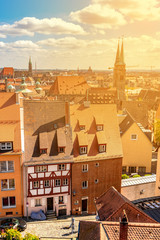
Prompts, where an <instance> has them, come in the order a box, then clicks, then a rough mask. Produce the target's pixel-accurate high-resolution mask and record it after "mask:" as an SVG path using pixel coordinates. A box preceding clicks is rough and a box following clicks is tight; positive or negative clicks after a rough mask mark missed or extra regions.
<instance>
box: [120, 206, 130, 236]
mask: <svg viewBox="0 0 160 240" xmlns="http://www.w3.org/2000/svg"><path fill="white" fill-rule="evenodd" d="M127 239H128V218H127V214H126V212H125V210H123V217H122V219H121V221H120V236H119V240H127Z"/></svg>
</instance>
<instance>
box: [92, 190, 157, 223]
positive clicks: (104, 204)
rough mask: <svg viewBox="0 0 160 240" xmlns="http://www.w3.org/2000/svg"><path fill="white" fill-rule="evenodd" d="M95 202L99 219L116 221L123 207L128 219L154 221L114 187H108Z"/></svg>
mask: <svg viewBox="0 0 160 240" xmlns="http://www.w3.org/2000/svg"><path fill="white" fill-rule="evenodd" d="M95 204H96V209H97V211H98V216H99V218H100V220H101V221H110V220H112V221H118V219H119V217H121V215H122V212H123V209H125V210H126V213H127V216H128V219H129V221H132V222H152V223H154V222H156V221H155V220H153V219H152V218H151V217H149V216H148V215H147V214H145V213H144V212H143V211H141V210H140V209H139V208H137V207H136V206H135V205H134V204H133V203H132V202H130V201H129V200H128V199H127V198H126V197H124V196H123V195H122V194H120V193H119V192H118V191H117V190H116V189H115V188H114V187H110V188H109V189H108V191H106V192H105V193H104V194H102V195H101V196H100V197H99V198H98V199H96V200H95Z"/></svg>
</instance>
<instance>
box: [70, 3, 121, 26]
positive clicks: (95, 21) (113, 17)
mask: <svg viewBox="0 0 160 240" xmlns="http://www.w3.org/2000/svg"><path fill="white" fill-rule="evenodd" d="M70 17H71V18H72V19H73V20H75V21H77V22H80V23H84V24H91V25H93V26H95V27H98V28H112V27H114V28H116V27H117V26H120V25H124V24H126V21H125V19H124V17H123V15H122V14H121V13H119V12H118V11H115V10H114V9H113V8H111V7H110V6H109V5H107V4H106V5H101V4H91V5H89V6H88V7H85V8H83V9H82V10H79V11H76V12H71V13H70Z"/></svg>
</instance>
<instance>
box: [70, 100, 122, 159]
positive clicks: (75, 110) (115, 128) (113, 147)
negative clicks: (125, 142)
mask: <svg viewBox="0 0 160 240" xmlns="http://www.w3.org/2000/svg"><path fill="white" fill-rule="evenodd" d="M99 115H100V116H101V122H103V131H102V132H100V131H97V127H96V118H97V116H99ZM70 121H71V126H72V139H73V151H74V157H75V161H79V160H82V159H83V160H89V159H102V158H103V159H110V158H121V157H122V143H121V138H120V133H119V125H118V119H117V109H116V105H114V104H100V105H98V104H90V106H89V107H85V106H84V104H75V105H71V106H70ZM81 122H82V123H84V122H85V130H80V128H79V123H81ZM83 136H85V138H86V139H87V140H86V142H87V143H88V145H87V146H88V153H87V155H80V153H79V141H78V140H79V139H81V140H82V141H83V138H84V137H83ZM97 139H98V140H100V142H101V143H102V144H105V143H106V144H107V151H106V152H104V153H103V154H101V153H99V150H98V141H97ZM101 140H105V142H102V141H101Z"/></svg>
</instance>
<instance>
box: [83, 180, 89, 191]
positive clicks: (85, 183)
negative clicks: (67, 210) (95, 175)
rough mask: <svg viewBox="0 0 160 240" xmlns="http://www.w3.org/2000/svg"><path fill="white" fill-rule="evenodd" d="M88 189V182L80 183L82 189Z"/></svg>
mask: <svg viewBox="0 0 160 240" xmlns="http://www.w3.org/2000/svg"><path fill="white" fill-rule="evenodd" d="M87 188H88V181H82V189H87Z"/></svg>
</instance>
